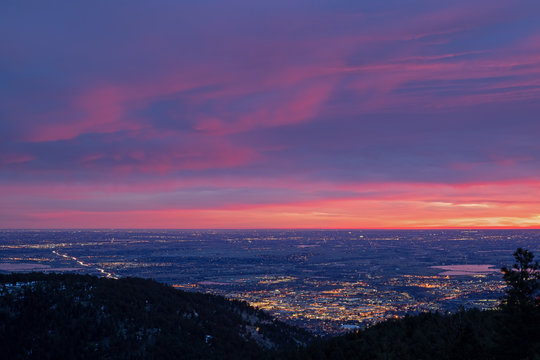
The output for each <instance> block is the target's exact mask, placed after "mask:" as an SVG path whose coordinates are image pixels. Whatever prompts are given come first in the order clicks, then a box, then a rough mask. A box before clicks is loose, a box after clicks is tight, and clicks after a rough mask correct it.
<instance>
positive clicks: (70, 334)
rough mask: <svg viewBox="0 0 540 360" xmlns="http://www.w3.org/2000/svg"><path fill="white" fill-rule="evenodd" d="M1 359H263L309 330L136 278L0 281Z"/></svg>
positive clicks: (241, 305) (38, 276) (303, 338)
mask: <svg viewBox="0 0 540 360" xmlns="http://www.w3.org/2000/svg"><path fill="white" fill-rule="evenodd" d="M0 294H1V296H0V357H1V358H2V359H142V358H145V359H146V358H148V359H260V358H264V357H267V356H269V355H270V353H271V352H272V351H274V350H285V349H288V348H292V347H296V346H299V345H304V344H306V343H307V342H308V341H309V340H311V338H312V336H311V335H310V334H309V333H308V332H307V331H304V330H301V329H298V328H294V327H291V326H288V325H286V324H284V323H282V322H279V321H277V320H274V319H272V318H271V317H270V316H269V315H267V314H266V313H264V312H262V311H259V310H256V309H254V308H252V307H250V306H249V305H247V303H245V302H239V301H231V300H227V299H225V298H223V297H221V296H215V295H208V294H200V293H190V292H184V291H180V290H176V289H174V288H172V287H170V286H167V285H164V284H161V283H158V282H155V281H152V280H145V279H139V278H124V279H120V280H115V279H106V278H98V277H95V276H88V275H87V276H84V275H74V274H42V273H30V274H12V275H0Z"/></svg>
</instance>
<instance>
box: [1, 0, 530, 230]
mask: <svg viewBox="0 0 540 360" xmlns="http://www.w3.org/2000/svg"><path fill="white" fill-rule="evenodd" d="M539 18H540V2H539V1H538V0H465V1H464V0H455V1H433V0H408V1H402V0H399V1H398V0H369V1H367V0H354V1H353V0H331V1H324V0H319V1H315V0H312V1H297V0H272V1H253V0H227V1H223V0H220V1H215V0H198V1H182V0H175V1H167V0H156V1H149V0H147V1H138V0H129V1H127V0H125V1H122V0H118V1H100V0H97V1H91V2H77V1H71V0H69V1H40V0H34V1H32V0H29V1H19V0H4V1H2V2H1V3H0V228H190V229H192V228H484V227H485V228H494V227H495V228H498V227H504V228H520V227H529V228H539V227H540V141H539V135H540V21H538V19H539Z"/></svg>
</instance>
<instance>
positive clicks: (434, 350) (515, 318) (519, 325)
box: [277, 309, 540, 360]
mask: <svg viewBox="0 0 540 360" xmlns="http://www.w3.org/2000/svg"><path fill="white" fill-rule="evenodd" d="M277 359H289V360H292V359H295V360H299V359H317V360H325V359H370V360H371V359H381V360H382V359H384V360H392V359H395V360H413V359H414V360H418V359H426V360H430V359H438V360H453V359H456V360H463V359H475V360H481V359H486V360H488V359H490V360H491V359H505V360H507V359H530V360H533V359H539V360H540V311H538V310H536V311H532V312H529V313H509V312H503V311H495V310H494V311H480V310H477V309H472V310H467V311H465V310H462V311H459V312H457V313H455V314H440V313H422V314H419V315H415V316H405V317H404V318H402V319H395V320H387V321H384V322H382V323H379V324H377V325H374V326H372V327H370V328H367V329H365V330H361V331H358V332H356V333H351V334H347V335H343V336H338V337H334V338H330V339H328V340H320V341H316V342H314V343H312V344H311V345H309V346H308V347H307V348H302V349H298V350H296V351H292V352H288V353H285V354H280V355H279V356H277Z"/></svg>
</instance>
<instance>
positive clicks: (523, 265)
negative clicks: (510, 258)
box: [501, 248, 540, 310]
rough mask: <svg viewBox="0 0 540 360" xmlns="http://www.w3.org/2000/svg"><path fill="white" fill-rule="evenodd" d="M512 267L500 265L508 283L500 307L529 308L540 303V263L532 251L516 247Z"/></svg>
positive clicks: (507, 308) (508, 308) (509, 308)
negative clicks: (535, 259)
mask: <svg viewBox="0 0 540 360" xmlns="http://www.w3.org/2000/svg"><path fill="white" fill-rule="evenodd" d="M514 258H515V261H516V262H515V263H514V265H513V267H512V268H508V267H506V266H504V267H502V269H501V270H502V272H503V279H504V281H505V282H506V284H507V285H508V288H507V289H506V294H505V296H504V297H503V299H502V300H503V301H502V307H503V309H506V310H530V309H532V308H534V307H535V306H539V305H540V292H539V290H540V281H539V280H540V270H539V269H540V265H539V264H538V261H533V260H534V255H533V253H532V252H530V251H528V250H525V249H522V248H518V249H517V250H516V251H515V252H514Z"/></svg>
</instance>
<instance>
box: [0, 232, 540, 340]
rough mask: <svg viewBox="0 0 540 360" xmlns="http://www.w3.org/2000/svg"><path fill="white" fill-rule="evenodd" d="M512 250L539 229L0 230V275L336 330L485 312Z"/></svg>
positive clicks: (536, 245)
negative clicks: (230, 302)
mask: <svg viewBox="0 0 540 360" xmlns="http://www.w3.org/2000/svg"><path fill="white" fill-rule="evenodd" d="M518 247H523V248H527V249H529V250H530V251H532V252H533V253H535V254H536V255H537V257H540V230H350V231H348V230H339V231H338V230H237V231H234V230H216V231H211V230H147V231H144V230H70V231H67V230H58V231H54V230H43V231H38V230H28V231H22V230H2V231H0V272H2V273H9V272H12V271H44V272H75V273H85V274H92V275H100V276H106V277H110V278H118V277H127V276H137V277H144V278H153V279H155V280H158V281H161V282H164V283H167V284H170V285H172V286H173V287H175V288H178V289H182V290H187V291H200V292H207V293H212V294H219V295H223V296H225V297H227V298H231V299H238V300H244V301H246V302H248V303H250V304H251V305H253V306H256V307H258V308H261V309H264V310H266V311H267V312H269V313H270V314H272V315H274V316H275V317H277V318H279V319H280V320H283V321H285V322H287V323H289V324H293V325H297V326H301V327H304V328H307V329H309V330H311V331H313V332H314V333H317V334H336V333H341V332H344V331H348V330H352V329H357V328H362V327H365V326H367V325H370V324H373V323H376V322H378V321H381V320H383V319H388V318H392V317H400V316H403V315H405V314H407V313H410V314H411V313H418V312H421V311H441V312H446V311H450V312H452V311H456V310H457V309H459V308H460V307H465V308H470V307H478V308H481V309H490V308H494V307H496V306H497V305H498V304H499V298H500V297H501V295H502V294H503V291H504V283H503V281H502V276H501V273H500V267H501V266H502V265H511V264H512V263H513V257H512V253H513V252H514V250H515V249H516V248H518Z"/></svg>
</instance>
